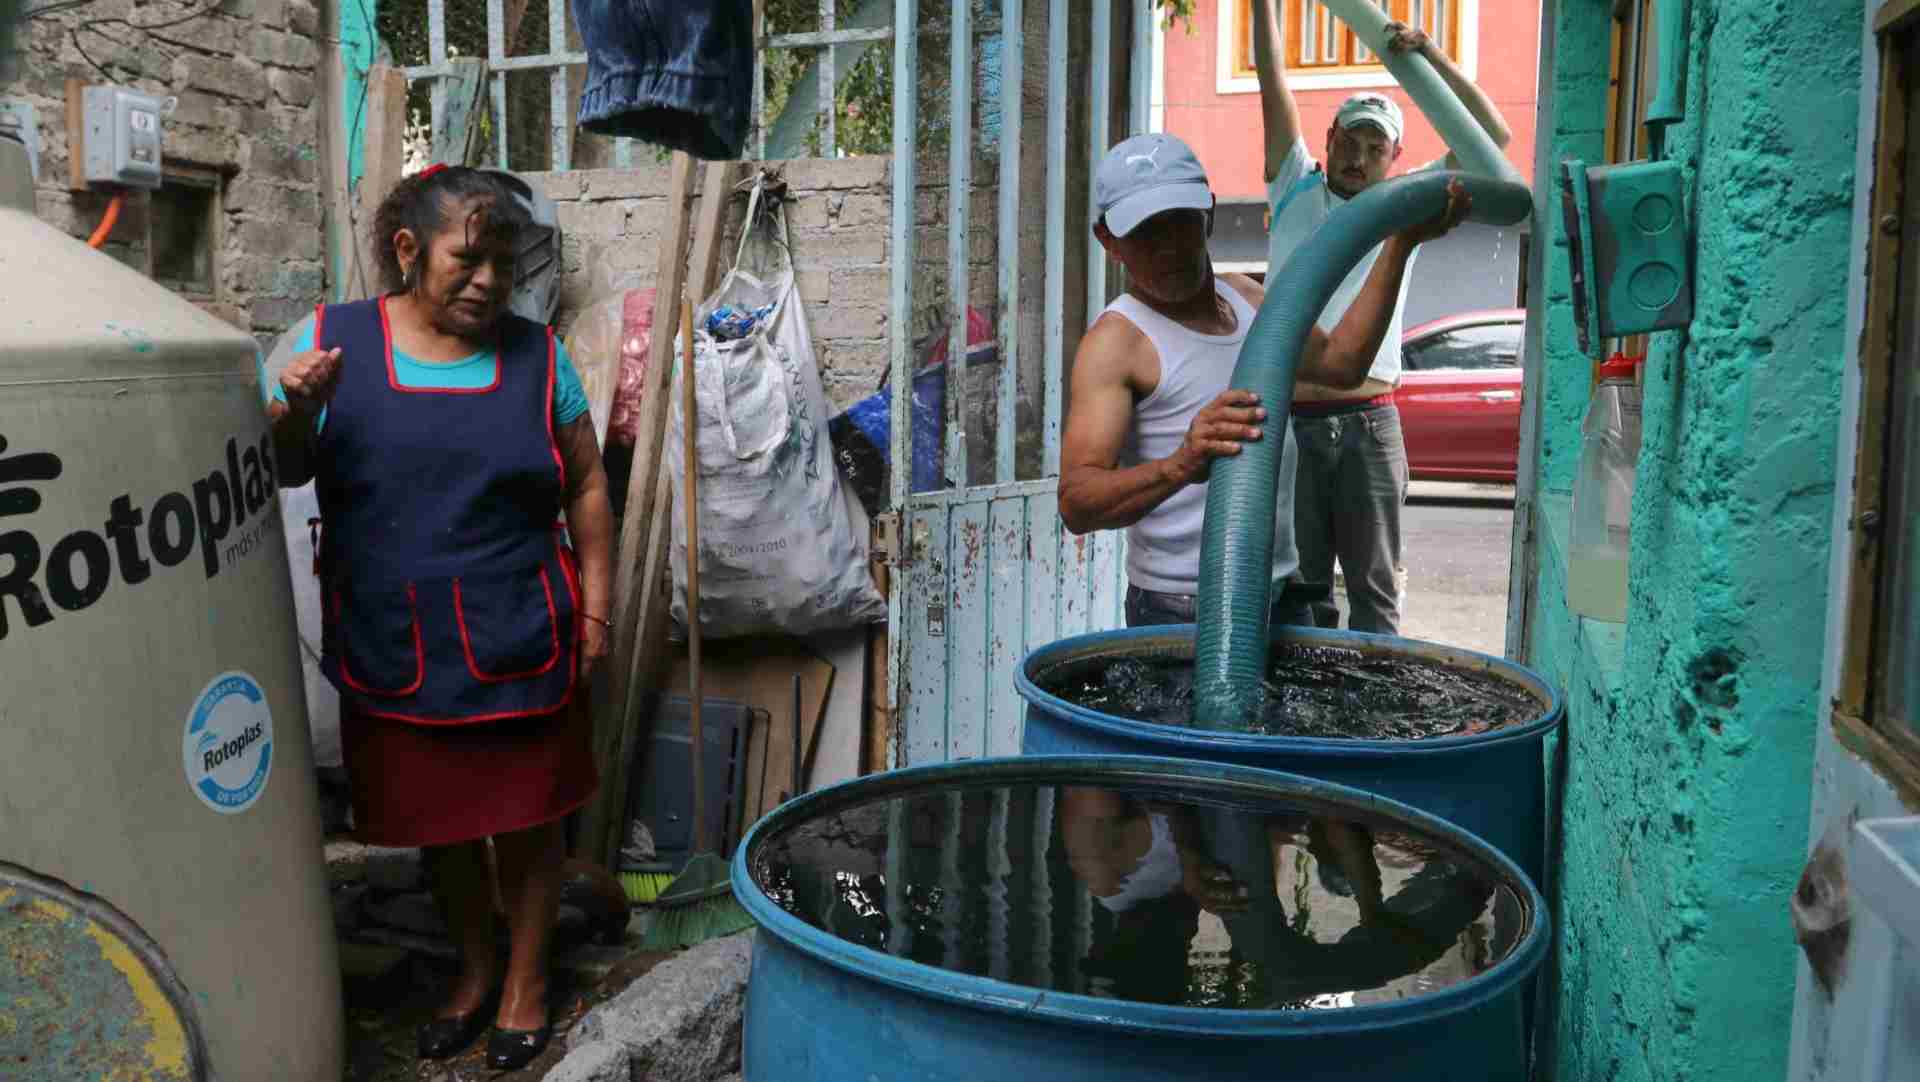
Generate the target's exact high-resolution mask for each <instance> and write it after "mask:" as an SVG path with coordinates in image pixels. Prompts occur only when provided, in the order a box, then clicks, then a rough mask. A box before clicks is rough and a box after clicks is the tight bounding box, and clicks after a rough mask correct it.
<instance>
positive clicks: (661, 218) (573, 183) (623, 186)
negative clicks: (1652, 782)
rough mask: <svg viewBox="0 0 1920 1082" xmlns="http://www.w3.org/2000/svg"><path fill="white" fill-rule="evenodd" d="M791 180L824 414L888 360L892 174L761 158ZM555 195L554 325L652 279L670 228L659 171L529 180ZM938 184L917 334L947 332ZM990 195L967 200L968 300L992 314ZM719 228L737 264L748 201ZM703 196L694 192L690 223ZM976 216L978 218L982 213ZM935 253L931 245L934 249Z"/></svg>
mask: <svg viewBox="0 0 1920 1082" xmlns="http://www.w3.org/2000/svg"><path fill="white" fill-rule="evenodd" d="M764 167H765V168H766V169H769V170H771V171H774V172H776V173H778V174H779V175H780V176H781V177H783V178H784V179H785V180H786V182H787V195H788V202H787V204H786V214H787V229H788V233H789V236H790V238H791V240H792V245H793V265H794V272H795V276H796V279H797V281H798V284H799V287H800V296H801V298H802V300H803V301H804V303H805V305H806V311H807V323H808V328H809V329H810V330H811V331H812V334H813V345H814V351H815V354H816V358H817V360H818V362H819V366H820V377H821V381H822V383H823V385H824V386H825V388H826V392H827V398H828V401H829V407H830V409H832V410H834V411H838V410H840V409H844V408H845V407H846V406H848V405H850V404H851V403H853V402H856V401H858V400H859V399H861V398H864V397H866V396H867V395H869V394H872V393H873V392H874V390H875V389H876V388H877V387H878V386H879V385H880V380H881V379H882V378H883V377H884V376H885V374H886V372H887V367H888V364H889V362H890V357H891V348H892V346H891V338H890V335H891V334H892V331H891V328H890V320H891V314H890V306H891V296H890V293H891V289H892V274H893V270H892V266H893V264H892V260H891V258H890V248H891V245H892V237H891V231H892V214H893V187H892V185H893V173H892V168H891V159H889V158H884V157H876V158H843V159H836V160H828V159H796V160H792V161H779V162H767V163H764ZM525 176H526V177H527V179H528V180H529V182H531V183H533V184H535V185H537V186H539V187H540V188H541V190H543V191H545V192H546V194H547V196H548V197H549V198H551V199H553V200H554V202H555V203H556V204H557V208H558V211H559V217H560V224H561V228H562V230H563V234H564V240H563V245H564V251H563V260H564V263H563V278H562V283H561V301H560V303H561V309H562V313H561V316H560V323H561V325H562V326H563V327H564V326H566V325H567V323H568V322H569V321H570V320H571V318H572V315H573V313H575V312H577V311H579V310H580V308H581V307H582V306H584V305H586V304H589V303H592V302H593V301H595V300H596V299H598V298H600V297H604V296H607V295H609V294H610V292H611V291H612V290H614V289H615V288H644V287H646V286H650V285H653V284H654V278H655V275H656V273H657V262H658V259H659V242H660V232H661V230H663V229H665V228H666V225H667V210H666V206H667V199H666V196H667V185H668V182H669V171H668V167H667V166H665V165H646V166H640V167H636V168H632V169H586V170H575V171H571V172H565V173H529V174H525ZM946 198H947V193H946V188H945V186H944V185H939V184H930V185H923V186H922V187H921V189H920V196H919V200H918V209H917V212H916V213H917V220H918V223H919V225H918V229H919V239H918V245H919V251H918V253H917V258H916V263H915V266H916V270H917V273H916V275H915V278H916V293H915V297H914V305H915V312H916V317H915V331H916V336H917V337H924V336H926V335H930V334H932V333H933V332H934V330H936V329H937V328H938V327H941V326H944V325H945V323H944V319H945V315H944V302H945V297H946V290H945V288H944V286H945V282H946V277H947V276H946V264H945V258H946V256H945V253H946V230H945V223H946V218H945V214H944V207H945V206H946ZM992 200H993V191H992V190H991V189H985V190H983V191H981V192H979V193H977V194H976V195H975V198H974V202H973V207H974V218H973V221H972V230H971V233H972V235H973V237H974V241H973V244H972V245H971V248H972V251H971V253H970V256H971V259H972V270H971V281H972V283H973V284H972V286H971V289H972V297H973V298H974V302H973V303H974V305H975V307H980V308H983V309H986V310H990V309H991V308H992V306H993V301H994V292H993V282H994V278H993V275H994V273H995V272H994V264H993V259H994V252H995V248H994V217H993V202H992ZM731 201H732V204H733V205H732V206H731V207H730V208H729V209H728V212H727V214H726V216H725V217H724V219H723V221H724V222H725V229H726V233H725V236H724V238H723V241H722V248H721V251H722V266H723V268H724V267H725V266H726V265H728V264H730V263H731V262H732V260H733V256H734V252H735V249H736V247H737V246H738V244H739V230H740V225H741V221H742V219H743V218H744V217H745V213H746V206H745V196H744V195H740V194H736V195H735V196H733V197H732V200H731ZM699 204H700V197H699V196H698V195H696V196H695V197H694V214H695V220H696V221H697V220H698V215H699ZM983 215H984V216H983ZM930 246H931V247H930Z"/></svg>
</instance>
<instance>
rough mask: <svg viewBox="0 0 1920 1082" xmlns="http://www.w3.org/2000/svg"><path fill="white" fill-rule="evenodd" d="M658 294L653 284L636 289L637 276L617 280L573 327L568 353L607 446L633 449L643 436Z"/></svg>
mask: <svg viewBox="0 0 1920 1082" xmlns="http://www.w3.org/2000/svg"><path fill="white" fill-rule="evenodd" d="M653 297H654V291H653V289H652V288H651V287H649V288H646V289H635V288H633V287H632V276H631V275H626V276H620V277H616V278H613V279H611V280H609V281H607V282H605V283H603V287H602V290H601V292H600V293H598V294H597V295H596V296H595V298H594V300H592V301H590V302H588V303H587V304H586V305H585V306H583V307H582V308H581V309H580V314H579V315H577V316H575V317H574V320H573V325H572V326H571V327H570V328H568V330H567V355H568V356H569V357H571V358H573V367H574V370H575V371H577V372H578V373H579V374H580V384H581V386H582V388H583V389H584V390H585V391H586V393H587V403H588V405H589V411H590V414H591V416H592V417H593V431H594V434H595V435H596V436H598V437H599V439H600V446H602V447H608V446H611V445H612V444H615V443H618V444H623V445H625V446H628V447H631V446H632V445H633V443H634V441H635V440H636V439H638V438H639V431H638V430H639V427H640V398H641V388H642V385H643V383H644V381H645V379H646V375H647V350H648V348H649V347H650V345H651V343H652V340H653Z"/></svg>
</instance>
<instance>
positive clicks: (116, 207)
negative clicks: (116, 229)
mask: <svg viewBox="0 0 1920 1082" xmlns="http://www.w3.org/2000/svg"><path fill="white" fill-rule="evenodd" d="M126 198H127V197H126V194H125V193H115V194H114V197H113V201H112V202H110V203H108V204H107V212H106V213H105V214H102V215H101V216H100V227H99V228H98V229H95V230H94V231H93V236H91V237H88V238H87V247H89V248H99V247H101V246H103V245H105V244H106V243H107V238H108V237H109V236H111V235H112V234H113V225H114V223H115V222H118V221H119V220H120V204H121V203H122V202H124V201H125V200H126Z"/></svg>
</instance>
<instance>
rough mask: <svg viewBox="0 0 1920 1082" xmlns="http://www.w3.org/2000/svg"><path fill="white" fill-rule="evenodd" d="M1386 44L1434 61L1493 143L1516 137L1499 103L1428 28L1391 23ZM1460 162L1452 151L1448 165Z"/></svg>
mask: <svg viewBox="0 0 1920 1082" xmlns="http://www.w3.org/2000/svg"><path fill="white" fill-rule="evenodd" d="M1387 47H1388V48H1390V49H1392V50H1393V51H1394V52H1396V53H1416V52H1417V53H1419V54H1420V55H1421V56H1424V57H1426V58H1427V62H1428V63H1429V64H1432V65H1433V70H1434V71H1436V72H1438V73H1439V74H1440V78H1441V79H1443V80H1445V81H1446V84H1447V88H1448V89H1449V90H1452V91H1453V93H1454V96H1455V97H1457V98H1459V99H1460V104H1462V105H1464V106H1466V107H1467V112H1469V113H1472V114H1473V119H1474V120H1476V121H1478V122H1479V124H1480V127H1481V129H1482V130H1484V131H1485V132H1486V133H1487V138H1489V139H1491V140H1493V145H1494V146H1497V147H1500V148H1502V149H1504V148H1505V147H1506V145H1507V144H1508V143H1510V142H1512V141H1513V132H1511V131H1509V130H1508V129H1507V121H1506V118H1505V117H1502V116H1501V115H1500V107H1499V106H1497V105H1495V104H1493V99H1492V98H1489V97H1487V92H1486V91H1484V90H1482V89H1480V88H1479V87H1478V86H1476V85H1474V82H1473V80H1471V79H1469V78H1467V73H1466V72H1464V71H1461V70H1460V66H1459V65H1458V64H1455V63H1454V62H1453V58H1452V57H1449V56H1448V55H1447V54H1446V52H1445V50H1443V49H1441V48H1440V46H1438V45H1435V44H1434V43H1433V39H1432V38H1430V37H1428V36H1427V34H1426V32H1425V31H1423V30H1415V29H1413V28H1411V27H1408V26H1406V25H1405V24H1403V23H1389V24H1388V25H1387ZM1459 166H1460V160H1459V159H1458V158H1457V157H1455V156H1454V155H1453V153H1452V152H1451V151H1449V152H1448V153H1447V168H1449V169H1457V168H1459Z"/></svg>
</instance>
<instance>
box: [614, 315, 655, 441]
mask: <svg viewBox="0 0 1920 1082" xmlns="http://www.w3.org/2000/svg"><path fill="white" fill-rule="evenodd" d="M653 298H654V291H653V290H652V289H650V288H649V289H632V290H628V291H627V296H626V300H625V303H624V304H623V305H622V306H621V310H620V311H621V318H620V382H619V383H617V384H616V385H615V386H614V388H613V412H612V416H611V417H610V418H609V419H608V432H609V438H610V439H611V440H612V441H613V442H614V443H618V444H621V445H623V446H627V447H631V446H633V445H634V443H635V442H637V441H638V440H639V439H640V399H641V398H642V397H643V394H642V392H643V390H644V386H645V383H646V379H647V352H648V350H650V349H651V348H652V346H653Z"/></svg>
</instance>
